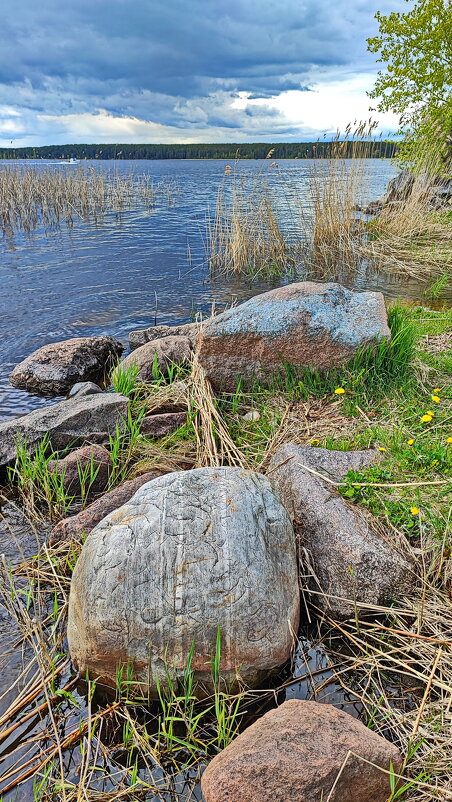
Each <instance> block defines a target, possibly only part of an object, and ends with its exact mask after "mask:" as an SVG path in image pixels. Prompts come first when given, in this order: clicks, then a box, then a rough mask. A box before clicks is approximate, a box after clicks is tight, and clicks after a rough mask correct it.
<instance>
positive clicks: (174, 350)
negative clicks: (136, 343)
mask: <svg viewBox="0 0 452 802" xmlns="http://www.w3.org/2000/svg"><path fill="white" fill-rule="evenodd" d="M192 353H193V343H192V340H191V339H190V338H189V337H169V336H168V337H161V338H160V339H159V340H152V342H148V343H145V344H144V345H141V346H140V347H139V348H136V349H135V351H132V353H131V354H129V355H128V356H126V358H125V359H123V360H122V362H121V367H122V368H128V367H130V366H131V365H138V366H139V368H140V370H139V373H138V378H140V379H142V380H143V381H152V379H153V378H154V373H153V370H154V365H155V360H157V364H158V367H159V369H160V370H161V372H162V373H166V372H167V370H168V366H169V365H172V364H175V365H184V364H188V363H189V362H190V360H191V358H192Z"/></svg>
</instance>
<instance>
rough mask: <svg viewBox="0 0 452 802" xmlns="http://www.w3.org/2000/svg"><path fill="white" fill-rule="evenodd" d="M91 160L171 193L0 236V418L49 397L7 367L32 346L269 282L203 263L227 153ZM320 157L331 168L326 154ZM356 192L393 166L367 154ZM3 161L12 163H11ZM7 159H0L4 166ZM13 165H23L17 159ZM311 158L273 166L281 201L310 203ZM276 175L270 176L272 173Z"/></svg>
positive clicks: (113, 330)
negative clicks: (22, 384) (217, 157)
mask: <svg viewBox="0 0 452 802" xmlns="http://www.w3.org/2000/svg"><path fill="white" fill-rule="evenodd" d="M90 164H95V168H96V169H97V170H106V171H107V172H108V173H110V174H111V173H112V171H119V172H122V173H124V174H129V173H130V172H131V171H133V172H134V173H135V174H140V173H145V174H147V175H149V176H151V177H152V178H153V179H154V181H155V183H156V184H157V183H158V182H159V181H164V182H171V183H172V184H174V186H175V188H176V192H175V195H174V202H173V203H168V201H167V200H166V199H165V198H160V199H159V200H158V201H157V204H156V206H155V208H154V210H153V211H152V212H148V211H145V210H144V209H134V210H130V211H125V212H124V213H122V214H121V215H120V216H117V215H115V214H107V215H106V217H105V219H104V221H103V222H101V223H98V224H96V223H86V222H83V221H81V220H79V221H76V222H75V223H74V225H73V227H72V229H71V230H68V229H67V228H66V227H63V228H62V229H61V230H53V231H44V230H43V229H37V230H35V231H34V232H32V233H30V234H28V235H25V234H15V235H14V236H5V235H3V236H2V235H0V420H4V419H6V418H8V417H11V416H12V415H17V414H21V413H24V412H27V411H29V410H30V409H33V408H35V407H37V406H41V405H43V404H45V403H48V402H46V401H45V400H43V399H40V398H37V397H35V396H30V395H29V394H27V393H22V392H20V391H18V390H14V389H13V388H12V387H11V386H10V385H9V383H8V375H9V373H10V372H11V369H12V368H13V367H14V365H15V364H17V362H19V361H20V360H21V359H23V358H24V357H25V356H27V355H28V354H29V353H31V352H32V351H33V350H35V349H36V348H39V347H40V346H42V345H44V344H46V343H48V342H51V341H57V340H61V339H65V338H68V337H79V336H85V335H92V334H110V335H114V336H116V337H118V338H119V339H121V340H123V341H124V343H126V342H127V333H128V332H129V331H130V330H131V329H135V328H140V327H144V326H149V325H152V324H153V323H154V321H155V320H156V321H157V322H158V323H177V322H184V321H187V320H189V319H190V318H191V316H192V315H193V314H194V313H195V312H196V311H197V310H199V309H202V310H203V311H208V310H209V309H210V307H211V305H212V303H213V302H216V303H217V304H219V305H220V306H221V305H224V304H228V303H230V302H231V300H233V299H243V298H246V297H249V296H250V295H252V294H253V293H255V292H260V291H263V290H265V289H268V288H269V287H270V286H271V285H269V284H264V283H261V284H256V283H255V284H253V285H252V286H251V285H250V283H249V282H248V281H245V280H238V279H229V278H223V279H221V280H219V279H217V280H216V281H215V282H211V281H210V280H209V276H208V271H207V268H206V264H205V251H204V242H205V231H206V218H207V216H208V214H209V208H210V209H212V208H213V207H214V204H215V198H216V193H217V190H218V187H219V185H220V184H221V182H222V181H230V180H232V179H231V178H230V177H227V178H225V176H224V168H225V164H226V162H225V161H180V160H174V161H171V160H167V161H135V162H131V161H120V162H116V163H113V162H111V161H110V162H95V163H90V162H86V163H83V168H85V167H87V166H90ZM322 164H324V165H325V167H324V168H323V167H322V168H321V169H328V163H327V162H326V161H325V162H323V163H322ZM363 164H364V168H363V171H364V180H363V181H362V184H361V188H360V190H359V192H358V197H357V201H358V202H364V203H365V202H367V201H369V200H370V199H372V198H376V197H378V196H380V195H381V194H382V192H383V191H384V189H385V187H386V185H387V182H388V181H389V179H390V178H391V177H392V176H393V175H394V174H395V172H396V170H395V168H394V166H393V165H392V164H391V163H390V162H388V161H384V160H377V159H375V160H368V161H366V162H365V163H363ZM7 165H8V166H9V167H11V162H8V163H7ZM5 166H6V163H5V162H3V163H1V162H0V169H4V168H5ZM27 167H29V168H30V169H35V170H40V169H43V167H47V168H48V169H55V170H76V169H78V168H76V167H72V166H66V167H62V166H60V165H57V164H54V165H52V166H50V167H49V166H48V165H47V164H46V163H43V162H30V163H27ZM17 169H21V165H20V164H17ZM268 169H269V163H268V162H261V161H241V162H238V163H237V164H236V165H235V166H234V174H235V176H234V177H235V180H236V179H237V176H238V177H240V176H241V175H242V174H243V176H249V175H252V174H256V173H257V172H258V171H261V170H268ZM310 170H312V162H309V161H295V160H287V161H283V162H281V163H280V166H279V168H273V173H272V174H271V175H270V180H272V181H275V180H278V181H280V185H281V187H284V189H282V190H281V192H282V194H283V193H285V197H284V204H286V206H285V208H286V209H287V192H288V189H287V188H288V187H289V188H290V191H291V192H294V191H296V192H297V194H298V196H299V197H300V198H301V200H302V203H303V204H305V205H307V204H308V203H309V201H308V182H309V174H310ZM276 175H277V176H278V178H277V179H276V178H274V176H276ZM354 282H355V285H356V286H358V287H360V288H370V289H382V290H383V291H384V292H385V294H386V295H388V296H390V297H411V298H415V297H417V296H418V295H419V293H420V289H419V287H417V286H416V285H415V284H407V283H406V282H403V283H401V282H400V281H398V280H395V279H394V280H391V279H390V278H389V277H388V276H386V277H381V276H380V277H375V276H369V275H368V274H367V273H365V272H364V273H363V274H362V275H359V276H357V277H356V278H355V279H354Z"/></svg>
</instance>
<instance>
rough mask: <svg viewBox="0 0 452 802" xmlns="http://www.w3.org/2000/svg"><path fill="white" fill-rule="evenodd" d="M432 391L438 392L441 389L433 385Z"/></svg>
mask: <svg viewBox="0 0 452 802" xmlns="http://www.w3.org/2000/svg"><path fill="white" fill-rule="evenodd" d="M433 392H434V393H440V392H441V390H440V389H439V387H434V388H433Z"/></svg>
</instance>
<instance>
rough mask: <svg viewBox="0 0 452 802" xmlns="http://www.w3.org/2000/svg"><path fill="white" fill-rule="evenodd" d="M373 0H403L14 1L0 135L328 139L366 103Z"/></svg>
mask: <svg viewBox="0 0 452 802" xmlns="http://www.w3.org/2000/svg"><path fill="white" fill-rule="evenodd" d="M376 4H378V5H376ZM377 9H378V10H380V11H382V12H383V13H389V12H391V11H400V10H402V9H404V10H406V3H405V2H404V0H67V2H66V3H62V2H61V0H15V2H12V0H6V2H5V3H4V4H3V8H2V20H1V26H0V146H12V147H20V146H27V145H31V146H37V145H47V144H65V143H84V142H96V143H101V142H111V143H116V142H117V143H130V142H150V143H156V142H162V143H165V142H168V143H176V142H181V143H188V142H262V141H263V142H291V141H295V142H296V141H312V140H316V139H317V138H318V137H323V136H325V137H327V138H329V137H331V136H332V135H334V133H335V132H336V131H337V130H340V131H343V130H344V129H345V127H346V125H347V124H348V123H352V124H353V122H354V121H355V120H358V121H359V120H364V119H367V118H368V117H369V116H370V114H371V112H369V106H370V105H372V103H371V101H370V100H369V98H368V97H367V95H366V91H368V90H370V89H371V88H372V85H373V82H374V80H375V76H376V73H377V71H378V69H379V65H378V64H377V63H376V56H375V55H373V54H370V53H368V52H367V46H366V38H367V37H368V36H372V35H373V34H374V33H376V31H377V24H376V21H375V19H374V14H375V12H376V11H377ZM372 117H373V119H375V120H378V122H379V128H378V130H379V131H381V132H383V134H384V135H387V134H390V133H391V132H394V131H395V130H396V129H397V122H398V121H397V118H396V117H394V116H393V115H391V114H388V113H387V114H381V113H375V112H373V113H372Z"/></svg>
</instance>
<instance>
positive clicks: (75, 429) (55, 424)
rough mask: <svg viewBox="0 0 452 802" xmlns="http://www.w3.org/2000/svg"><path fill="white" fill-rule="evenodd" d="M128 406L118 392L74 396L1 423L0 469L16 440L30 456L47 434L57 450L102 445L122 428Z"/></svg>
mask: <svg viewBox="0 0 452 802" xmlns="http://www.w3.org/2000/svg"><path fill="white" fill-rule="evenodd" d="M127 405H128V399H127V398H125V397H124V396H123V395H120V394H119V393H101V394H99V395H88V396H86V397H83V396H82V397H81V398H79V397H78V396H75V398H70V399H68V400H66V401H60V402H59V403H58V404H52V406H50V407H44V408H43V409H36V410H34V411H33V412H29V413H28V415H21V416H20V417H19V418H11V419H10V420H7V421H4V422H3V423H0V466H1V465H6V464H7V463H8V462H11V461H12V460H13V459H15V456H16V442H17V441H18V440H20V441H21V442H24V443H25V444H26V446H27V450H28V453H29V454H33V452H34V451H35V449H36V446H37V444H38V443H39V442H40V441H41V440H42V438H43V437H44V436H45V435H46V434H49V436H50V443H51V444H52V446H53V448H54V449H55V450H56V451H59V450H61V449H63V448H66V446H68V445H77V444H78V443H80V442H81V441H82V442H83V441H84V440H85V441H86V440H87V441H88V442H90V443H102V442H104V441H105V440H107V439H108V435H109V434H114V432H115V430H116V426H117V425H119V426H122V425H123V420H124V418H125V417H126V416H127Z"/></svg>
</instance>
